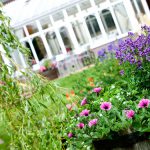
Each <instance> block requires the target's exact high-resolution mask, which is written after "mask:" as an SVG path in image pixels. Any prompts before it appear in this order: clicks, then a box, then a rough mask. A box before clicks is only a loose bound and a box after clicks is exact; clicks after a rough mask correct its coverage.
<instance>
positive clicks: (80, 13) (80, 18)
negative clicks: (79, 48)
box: [76, 4, 92, 43]
mask: <svg viewBox="0 0 150 150" xmlns="http://www.w3.org/2000/svg"><path fill="white" fill-rule="evenodd" d="M76 7H77V9H78V12H79V15H80V17H79V20H80V21H81V22H82V23H83V27H84V29H85V32H86V34H87V37H88V40H89V43H92V38H91V35H90V32H89V29H88V27H87V24H86V21H85V18H84V17H83V15H82V11H81V8H80V6H79V4H76Z"/></svg>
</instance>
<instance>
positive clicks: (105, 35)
mask: <svg viewBox="0 0 150 150" xmlns="http://www.w3.org/2000/svg"><path fill="white" fill-rule="evenodd" d="M90 2H91V5H92V7H93V8H94V10H95V16H96V19H97V22H98V25H99V27H100V30H101V32H102V34H103V37H104V38H105V39H107V33H106V31H105V28H104V26H103V23H102V20H101V19H100V15H99V13H98V10H97V6H96V4H95V2H94V0H90Z"/></svg>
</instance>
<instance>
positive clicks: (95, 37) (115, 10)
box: [3, 0, 150, 70]
mask: <svg viewBox="0 0 150 150" xmlns="http://www.w3.org/2000/svg"><path fill="white" fill-rule="evenodd" d="M3 10H4V12H5V13H6V15H8V16H9V17H10V18H11V27H12V29H13V31H14V33H15V35H16V36H17V37H18V38H19V40H20V42H21V43H22V44H23V45H24V46H25V47H27V48H29V49H30V51H31V56H30V58H28V59H29V60H30V65H31V66H32V67H33V69H34V70H38V69H39V68H40V66H41V64H42V63H43V61H44V60H46V59H49V60H52V61H55V62H57V63H58V64H60V65H62V62H64V60H66V61H67V62H68V64H70V63H71V62H73V61H75V60H74V58H76V57H77V56H81V54H82V53H85V52H86V51H88V50H89V49H90V50H91V51H93V52H94V53H96V50H97V49H98V48H99V47H100V46H102V45H104V44H107V43H109V42H112V41H114V40H116V39H120V38H123V37H126V36H127V33H128V31H133V32H136V31H137V30H138V29H139V27H140V25H141V24H145V23H149V22H148V19H150V12H149V5H148V1H146V0H63V1H60V0H55V1H53V0H42V1H41V0H15V1H13V2H11V3H8V4H6V5H5V6H4V8H3ZM74 56H76V57H74ZM12 58H13V59H14V61H15V62H16V63H18V64H20V66H21V68H26V67H29V64H27V62H26V61H27V60H26V58H24V56H23V55H22V54H21V53H19V52H18V51H17V50H15V51H14V52H13V53H12ZM69 58H71V60H69ZM3 59H4V61H6V63H8V61H7V60H6V58H5V57H4V56H3ZM59 62H60V63H59ZM59 67H61V66H59ZM62 67H63V68H64V69H65V67H64V66H62Z"/></svg>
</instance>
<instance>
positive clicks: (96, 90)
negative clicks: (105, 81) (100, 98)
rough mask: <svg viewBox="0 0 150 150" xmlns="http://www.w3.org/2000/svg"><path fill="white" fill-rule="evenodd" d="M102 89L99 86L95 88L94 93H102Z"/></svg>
mask: <svg viewBox="0 0 150 150" xmlns="http://www.w3.org/2000/svg"><path fill="white" fill-rule="evenodd" d="M101 90H102V88H101V87H97V88H94V89H93V92H94V93H100V91H101Z"/></svg>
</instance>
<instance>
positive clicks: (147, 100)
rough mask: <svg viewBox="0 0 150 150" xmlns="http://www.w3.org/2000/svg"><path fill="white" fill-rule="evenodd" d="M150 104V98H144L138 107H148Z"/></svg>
mask: <svg viewBox="0 0 150 150" xmlns="http://www.w3.org/2000/svg"><path fill="white" fill-rule="evenodd" d="M149 104H150V100H149V99H142V100H140V102H139V104H138V107H139V108H145V107H148V106H149Z"/></svg>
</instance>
